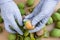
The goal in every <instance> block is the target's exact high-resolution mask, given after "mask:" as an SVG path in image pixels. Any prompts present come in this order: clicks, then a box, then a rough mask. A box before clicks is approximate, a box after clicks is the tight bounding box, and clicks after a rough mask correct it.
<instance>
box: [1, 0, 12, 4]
mask: <svg viewBox="0 0 60 40" xmlns="http://www.w3.org/2000/svg"><path fill="white" fill-rule="evenodd" d="M9 1H12V0H0V4H3V3H6V2H9Z"/></svg>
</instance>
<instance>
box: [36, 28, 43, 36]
mask: <svg viewBox="0 0 60 40" xmlns="http://www.w3.org/2000/svg"><path fill="white" fill-rule="evenodd" d="M43 34H44V30H43V29H42V30H40V31H38V32H36V35H37V36H42V35H43Z"/></svg>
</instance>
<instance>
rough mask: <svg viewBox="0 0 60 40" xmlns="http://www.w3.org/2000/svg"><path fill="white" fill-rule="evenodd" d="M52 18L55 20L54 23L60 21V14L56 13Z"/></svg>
mask: <svg viewBox="0 0 60 40" xmlns="http://www.w3.org/2000/svg"><path fill="white" fill-rule="evenodd" d="M52 18H53V20H54V21H60V14H59V13H54V14H53V15H52Z"/></svg>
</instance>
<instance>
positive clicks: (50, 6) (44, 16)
mask: <svg viewBox="0 0 60 40" xmlns="http://www.w3.org/2000/svg"><path fill="white" fill-rule="evenodd" d="M41 1H42V0H41ZM57 3H58V1H57V0H45V1H44V2H43V3H42V4H43V5H41V4H40V3H39V4H40V6H39V5H38V7H36V8H35V9H34V10H36V11H33V12H32V14H29V15H27V16H26V17H25V19H24V21H27V20H31V23H32V25H33V26H36V25H37V24H38V25H37V26H36V27H35V28H34V29H33V30H29V32H30V33H33V32H37V31H39V30H41V29H42V28H43V27H44V25H45V24H46V22H47V21H48V19H49V17H50V16H51V15H52V13H53V11H54V9H55V6H56V4H57Z"/></svg>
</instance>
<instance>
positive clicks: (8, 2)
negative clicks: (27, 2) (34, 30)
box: [0, 0, 23, 35]
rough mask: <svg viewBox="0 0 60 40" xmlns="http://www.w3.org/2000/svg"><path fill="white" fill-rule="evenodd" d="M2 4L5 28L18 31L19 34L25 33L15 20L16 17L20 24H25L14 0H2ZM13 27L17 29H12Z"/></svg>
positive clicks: (9, 30)
mask: <svg viewBox="0 0 60 40" xmlns="http://www.w3.org/2000/svg"><path fill="white" fill-rule="evenodd" d="M0 6H1V15H2V18H3V20H4V24H5V29H6V30H7V31H8V32H10V33H16V32H18V33H19V34H21V35H23V32H22V31H21V29H20V28H19V27H18V25H17V24H16V22H15V19H16V20H17V21H18V23H19V24H20V26H22V25H23V23H22V16H21V13H20V11H19V9H18V7H17V5H16V4H15V3H14V2H13V1H12V0H0ZM9 25H10V26H9ZM11 27H12V28H13V29H14V30H15V31H13V30H11V29H10V28H11Z"/></svg>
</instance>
